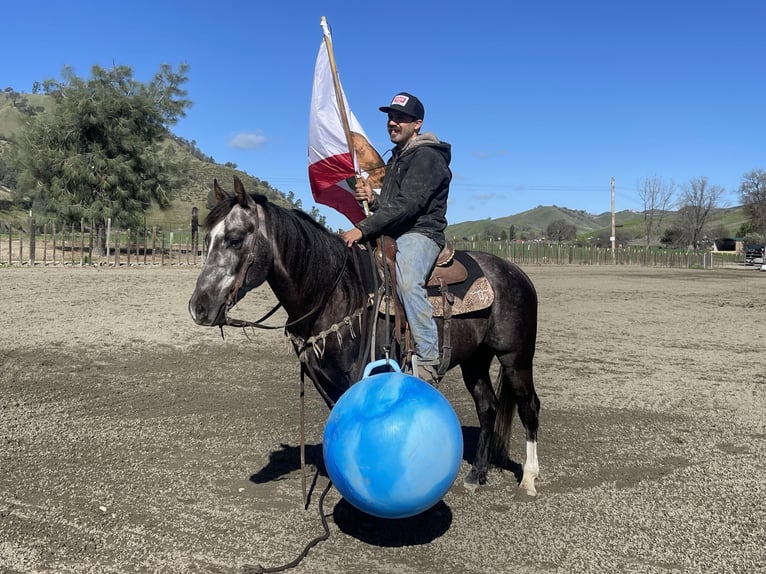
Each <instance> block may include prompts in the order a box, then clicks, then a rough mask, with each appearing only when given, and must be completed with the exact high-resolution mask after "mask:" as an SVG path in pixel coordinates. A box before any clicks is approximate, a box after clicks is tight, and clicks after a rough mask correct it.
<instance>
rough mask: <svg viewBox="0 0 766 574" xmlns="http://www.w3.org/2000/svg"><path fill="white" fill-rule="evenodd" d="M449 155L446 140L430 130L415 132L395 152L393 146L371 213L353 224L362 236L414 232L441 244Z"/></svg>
mask: <svg viewBox="0 0 766 574" xmlns="http://www.w3.org/2000/svg"><path fill="white" fill-rule="evenodd" d="M451 157H452V153H451V147H450V144H448V143H445V142H442V141H439V139H438V138H437V137H436V136H435V135H434V134H432V133H425V134H421V135H417V136H415V137H414V138H413V139H412V140H411V141H410V142H409V143H408V144H407V145H406V146H405V148H404V149H403V150H401V151H400V152H398V153H397V150H396V148H395V149H394V153H393V155H392V156H391V159H390V160H388V163H387V164H386V175H385V177H384V178H383V188H382V189H381V191H380V197H378V198H377V199H376V200H375V201H373V203H372V204H371V205H370V210H371V211H372V212H373V213H372V215H370V216H369V217H368V218H367V219H364V220H362V221H360V222H359V223H357V224H356V226H357V227H358V228H359V229H360V230H361V231H362V235H363V238H364V239H365V240H375V239H376V238H377V237H379V236H381V235H389V236H391V237H394V238H396V237H399V236H400V235H404V234H405V233H408V232H417V233H421V234H423V235H425V236H426V237H430V238H431V239H433V240H434V241H435V242H436V243H437V244H438V245H439V247H444V242H445V239H444V229H445V228H446V227H447V217H446V215H447V195H448V194H449V184H450V180H451V179H452V172H451V171H450V169H449V162H450V159H451Z"/></svg>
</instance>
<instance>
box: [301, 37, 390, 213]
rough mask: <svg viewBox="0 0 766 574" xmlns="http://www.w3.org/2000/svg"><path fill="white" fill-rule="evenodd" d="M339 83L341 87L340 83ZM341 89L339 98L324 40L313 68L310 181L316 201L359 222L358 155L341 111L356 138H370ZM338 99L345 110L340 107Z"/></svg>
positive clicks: (365, 139)
mask: <svg viewBox="0 0 766 574" xmlns="http://www.w3.org/2000/svg"><path fill="white" fill-rule="evenodd" d="M337 85H338V86H339V87H340V82H338V83H337ZM340 92H341V93H340V98H337V97H336V94H335V82H334V78H333V72H332V68H331V66H330V57H329V52H328V46H327V45H325V43H324V42H322V45H321V46H320V47H319V54H318V56H317V60H316V66H315V68H314V86H313V89H312V93H311V111H310V113H309V154H308V160H309V184H310V185H311V194H312V195H313V196H314V200H315V201H316V202H317V203H321V204H323V205H327V206H329V207H332V208H333V209H335V210H337V211H339V212H340V213H342V214H343V215H345V216H346V217H347V218H348V219H349V221H351V223H358V222H359V221H361V220H362V219H364V211H362V208H361V206H360V205H359V203H358V202H357V201H356V199H355V198H354V178H355V177H356V173H357V172H358V171H359V169H358V166H357V165H355V163H356V161H357V160H356V157H355V155H356V154H354V156H352V153H351V151H350V142H349V141H348V138H347V136H346V132H345V129H344V127H343V119H342V116H341V114H342V113H345V114H346V117H347V119H348V124H349V128H350V131H351V135H352V137H353V138H354V139H355V140H358V139H359V137H362V138H364V142H363V143H366V144H367V145H368V146H369V141H368V140H367V136H366V134H365V133H364V130H363V129H362V126H361V125H360V124H359V122H358V121H357V119H356V117H355V116H354V114H353V113H352V112H351V110H350V109H349V107H348V103H347V102H346V96H345V94H344V93H343V88H340ZM339 99H340V101H342V103H343V107H344V109H343V110H341V109H340V108H339V106H338V100H339ZM369 147H370V148H372V146H369ZM376 153H377V152H376ZM378 157H379V156H378ZM381 164H382V161H381Z"/></svg>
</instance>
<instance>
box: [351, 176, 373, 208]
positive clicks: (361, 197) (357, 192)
mask: <svg viewBox="0 0 766 574" xmlns="http://www.w3.org/2000/svg"><path fill="white" fill-rule="evenodd" d="M354 197H355V198H356V200H357V201H358V202H360V203H361V202H363V201H366V202H367V203H368V204H371V203H373V202H374V201H375V192H373V191H372V188H371V187H370V184H369V183H367V180H366V179H364V178H363V177H357V178H356V187H355V188H354Z"/></svg>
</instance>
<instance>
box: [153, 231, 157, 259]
mask: <svg viewBox="0 0 766 574" xmlns="http://www.w3.org/2000/svg"><path fill="white" fill-rule="evenodd" d="M156 253H157V226H156V225H154V226H152V265H154V263H155V255H156Z"/></svg>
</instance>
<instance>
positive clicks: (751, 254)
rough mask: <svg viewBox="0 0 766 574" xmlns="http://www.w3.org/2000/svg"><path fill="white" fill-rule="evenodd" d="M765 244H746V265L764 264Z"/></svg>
mask: <svg viewBox="0 0 766 574" xmlns="http://www.w3.org/2000/svg"><path fill="white" fill-rule="evenodd" d="M764 253H766V246H764V245H745V265H763V263H764V261H763V257H764Z"/></svg>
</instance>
